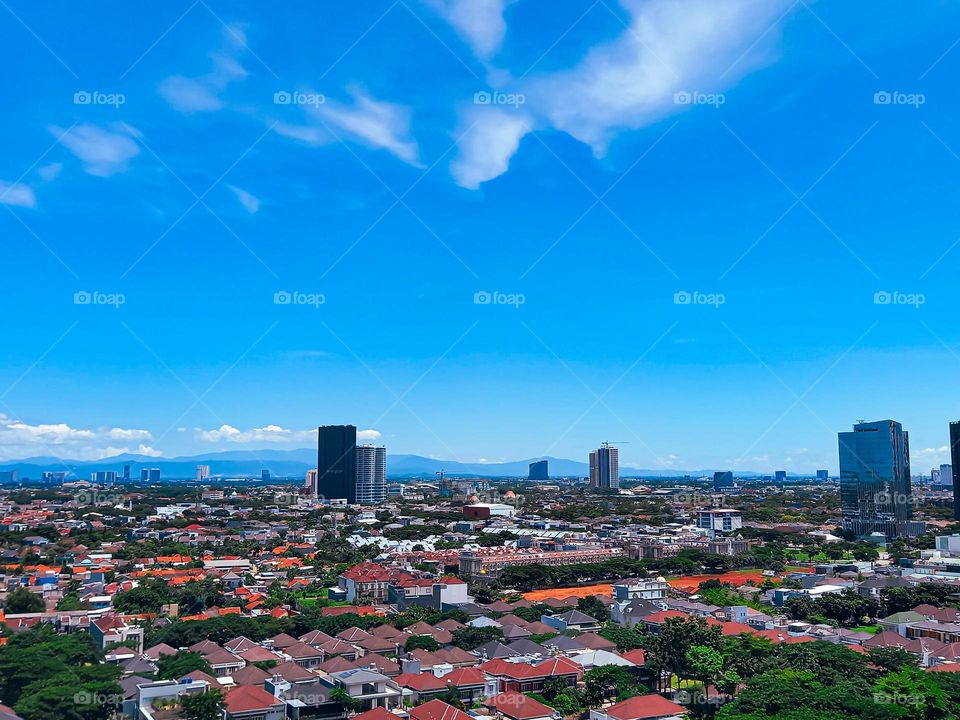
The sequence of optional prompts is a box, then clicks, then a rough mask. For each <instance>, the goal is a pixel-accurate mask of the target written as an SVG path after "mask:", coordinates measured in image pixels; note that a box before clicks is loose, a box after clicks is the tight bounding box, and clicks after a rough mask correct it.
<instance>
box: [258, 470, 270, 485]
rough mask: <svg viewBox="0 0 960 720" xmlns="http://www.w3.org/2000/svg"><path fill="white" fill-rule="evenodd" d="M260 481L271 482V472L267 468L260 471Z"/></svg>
mask: <svg viewBox="0 0 960 720" xmlns="http://www.w3.org/2000/svg"><path fill="white" fill-rule="evenodd" d="M260 479H261V480H262V481H263V482H270V471H269V470H267V469H266V468H263V469H262V470H261V471H260Z"/></svg>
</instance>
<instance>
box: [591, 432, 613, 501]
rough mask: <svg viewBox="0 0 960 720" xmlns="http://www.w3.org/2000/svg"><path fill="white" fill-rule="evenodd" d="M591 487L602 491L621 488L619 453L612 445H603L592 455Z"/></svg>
mask: <svg viewBox="0 0 960 720" xmlns="http://www.w3.org/2000/svg"><path fill="white" fill-rule="evenodd" d="M590 485H591V486H592V487H595V488H600V489H601V490H616V489H617V488H619V487H620V458H619V452H618V451H617V448H615V447H613V446H611V445H610V443H606V442H605V443H602V444H601V445H600V447H599V448H597V449H596V450H594V451H593V452H592V453H590Z"/></svg>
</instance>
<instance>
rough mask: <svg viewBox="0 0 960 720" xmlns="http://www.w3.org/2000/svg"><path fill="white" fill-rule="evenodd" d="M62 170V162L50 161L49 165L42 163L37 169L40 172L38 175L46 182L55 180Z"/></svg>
mask: <svg viewBox="0 0 960 720" xmlns="http://www.w3.org/2000/svg"><path fill="white" fill-rule="evenodd" d="M61 170H63V163H58V162H55V163H50V164H49V165H43V166H41V167H40V169H39V170H38V171H37V172H39V173H40V177H41V178H42V179H44V180H46V181H47V182H50V181H51V180H56V179H57V177H58V176H59V175H60V171H61Z"/></svg>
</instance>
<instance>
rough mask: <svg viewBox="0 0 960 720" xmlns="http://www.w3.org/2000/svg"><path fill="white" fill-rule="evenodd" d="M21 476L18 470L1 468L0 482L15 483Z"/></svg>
mask: <svg viewBox="0 0 960 720" xmlns="http://www.w3.org/2000/svg"><path fill="white" fill-rule="evenodd" d="M19 478H20V473H19V472H18V471H17V470H0V483H15V482H17V481H18V480H19Z"/></svg>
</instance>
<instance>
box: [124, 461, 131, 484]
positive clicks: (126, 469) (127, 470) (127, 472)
mask: <svg viewBox="0 0 960 720" xmlns="http://www.w3.org/2000/svg"><path fill="white" fill-rule="evenodd" d="M123 481H124V482H130V466H129V465H124V466H123Z"/></svg>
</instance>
